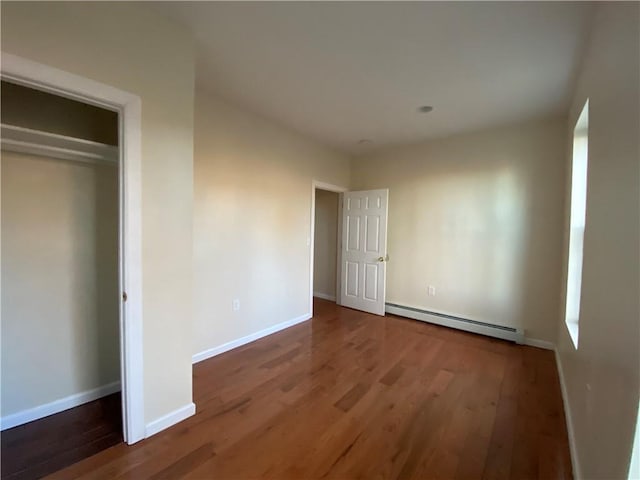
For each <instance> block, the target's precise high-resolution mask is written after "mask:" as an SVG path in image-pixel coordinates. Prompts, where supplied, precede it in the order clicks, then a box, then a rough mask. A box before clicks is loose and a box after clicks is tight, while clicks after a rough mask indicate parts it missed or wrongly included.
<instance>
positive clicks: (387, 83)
mask: <svg viewBox="0 0 640 480" xmlns="http://www.w3.org/2000/svg"><path fill="white" fill-rule="evenodd" d="M154 8H157V9H159V10H160V11H161V12H162V13H163V14H165V15H168V16H170V17H172V18H174V19H176V20H178V21H179V22H181V23H183V24H186V25H188V27H189V28H190V29H191V30H192V31H193V32H194V35H195V37H196V38H197V40H198V49H199V51H198V57H199V58H198V65H197V81H198V84H199V86H201V87H203V88H206V89H210V90H212V91H214V92H216V93H218V94H220V95H221V96H223V97H225V98H228V99H231V100H233V101H235V102H237V103H240V104H241V105H244V106H245V107H248V108H249V109H251V110H253V111H255V112H257V113H260V114H262V115H264V116H266V117H269V118H271V119H274V120H276V121H278V122H280V123H282V124H284V125H287V126H289V127H291V128H293V129H295V130H297V131H299V132H301V133H303V134H306V135H307V136H309V137H311V138H314V139H316V140H318V141H320V142H322V143H325V144H327V145H330V146H333V147H335V148H337V149H340V150H343V151H346V152H349V153H352V154H358V153H362V152H363V151H368V150H371V149H375V148H379V147H382V146H387V145H391V144H402V143H410V142H417V141H420V140H424V139H428V138H434V137H440V136H446V135H450V134H454V133H459V132H463V131H471V130H476V129H480V128H485V127H490V126H497V125H504V124H508V123H512V122H518V121H522V120H525V119H529V118H533V117H540V116H544V115H550V114H554V113H560V112H563V111H565V110H566V108H567V104H568V97H569V91H570V89H571V84H572V79H573V77H574V72H575V69H576V67H577V64H578V62H579V59H580V55H581V52H582V49H583V46H584V42H585V40H586V36H587V31H588V26H589V23H590V17H591V15H592V5H591V4H589V3H582V2H581V3H576V2H490V3H489V2H486V3H483V2H477V3H475V2H421V3H418V2H274V3H271V2H235V3H234V2H175V3H174V2H163V3H158V4H154ZM425 104H426V105H433V106H434V108H435V110H434V111H433V112H432V113H429V114H426V115H425V114H420V113H417V108H418V107H419V106H420V105H425ZM365 138H366V139H371V140H372V141H373V142H372V143H371V144H369V145H358V141H359V140H360V139H365Z"/></svg>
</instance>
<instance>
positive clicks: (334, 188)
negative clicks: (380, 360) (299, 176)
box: [308, 180, 349, 317]
mask: <svg viewBox="0 0 640 480" xmlns="http://www.w3.org/2000/svg"><path fill="white" fill-rule="evenodd" d="M316 190H326V191H329V192H335V193H338V194H342V193H345V192H348V191H349V189H348V188H346V187H341V186H339V185H333V184H331V183H326V182H321V181H318V180H312V181H311V226H310V227H311V228H310V236H309V242H308V243H309V246H310V247H311V248H310V250H309V315H311V316H312V317H313V267H314V265H313V263H314V256H315V234H316ZM341 202H342V195H339V200H338V226H337V227H338V239H337V250H336V303H337V304H338V305H340V298H341V296H340V264H341V262H340V253H341V248H340V242H341V240H342V203H341Z"/></svg>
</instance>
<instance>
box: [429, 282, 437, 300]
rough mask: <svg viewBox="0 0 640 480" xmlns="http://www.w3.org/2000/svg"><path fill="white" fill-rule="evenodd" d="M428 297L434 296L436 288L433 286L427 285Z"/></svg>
mask: <svg viewBox="0 0 640 480" xmlns="http://www.w3.org/2000/svg"><path fill="white" fill-rule="evenodd" d="M429 295H431V296H432V297H435V296H436V287H434V286H433V285H429Z"/></svg>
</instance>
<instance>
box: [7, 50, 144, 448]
mask: <svg viewBox="0 0 640 480" xmlns="http://www.w3.org/2000/svg"><path fill="white" fill-rule="evenodd" d="M1 55H2V64H1V66H0V77H2V78H3V79H6V80H10V81H12V82H14V83H18V84H21V85H24V86H27V87H30V88H34V89H37V90H42V91H45V92H49V93H53V94H56V95H60V96H63V97H67V98H71V99H73V100H78V101H81V102H83V103H88V104H91V105H96V106H98V107H102V108H106V109H109V110H112V111H116V112H117V113H118V122H119V126H118V130H119V140H120V141H119V144H120V145H119V149H118V150H119V152H118V156H119V159H118V166H119V180H118V181H119V249H118V263H119V265H118V267H119V268H118V271H119V279H118V280H119V286H120V292H122V294H124V292H126V294H127V300H126V301H124V300H123V296H121V297H120V309H119V313H120V315H119V317H120V318H119V323H120V373H121V378H120V380H121V389H122V417H123V418H122V420H123V435H124V440H125V442H127V443H128V444H133V443H136V442H137V441H139V440H142V439H143V438H144V437H145V424H144V382H143V331H142V313H143V312H142V223H141V220H142V171H141V166H142V143H141V137H142V131H141V130H142V129H141V118H142V117H141V115H142V102H141V99H140V97H139V96H137V95H134V94H131V93H129V92H125V91H123V90H119V89H117V88H114V87H112V86H109V85H105V84H103V83H100V82H96V81H94V80H91V79H88V78H85V77H81V76H79V75H75V74H72V73H68V72H65V71H62V70H58V69H57V68H53V67H50V66H48V65H44V64H41V63H37V62H34V61H31V60H28V59H26V58H22V57H19V56H16V55H12V54H9V53H5V52H2V53H1Z"/></svg>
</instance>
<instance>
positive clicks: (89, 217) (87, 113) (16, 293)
mask: <svg viewBox="0 0 640 480" xmlns="http://www.w3.org/2000/svg"><path fill="white" fill-rule="evenodd" d="M0 88H1V90H0V93H1V107H0V120H1V132H0V137H1V146H2V158H1V188H2V190H1V265H2V267H1V268H2V272H1V275H2V277H1V281H2V289H1V292H2V294H1V302H2V306H1V315H2V354H1V357H2V358H1V385H0V387H1V388H0V390H1V403H0V405H1V409H0V414H1V417H2V418H1V426H2V435H1V447H2V452H1V453H2V478H38V477H41V476H44V475H46V474H48V473H51V472H54V471H56V470H58V469H60V468H63V467H64V466H67V465H70V464H71V463H74V462H77V461H78V460H80V459H82V458H85V457H87V456H90V455H92V454H94V453H96V452H98V451H100V450H102V449H105V448H108V447H110V446H112V445H114V444H117V443H119V442H121V441H122V413H121V399H120V375H121V374H120V332H119V324H120V319H119V315H120V313H119V311H120V300H119V281H118V279H119V211H120V201H119V198H120V196H119V172H118V170H119V155H118V143H119V122H118V113H117V112H116V111H111V110H108V109H104V108H100V107H97V106H94V105H89V104H86V103H83V102H79V101H77V100H73V99H70V98H66V97H63V96H59V95H54V94H52V93H48V92H45V91H40V90H37V89H35V88H31V87H27V86H24V85H20V84H18V83H12V82H10V81H5V80H3V81H2V84H1V87H0Z"/></svg>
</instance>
